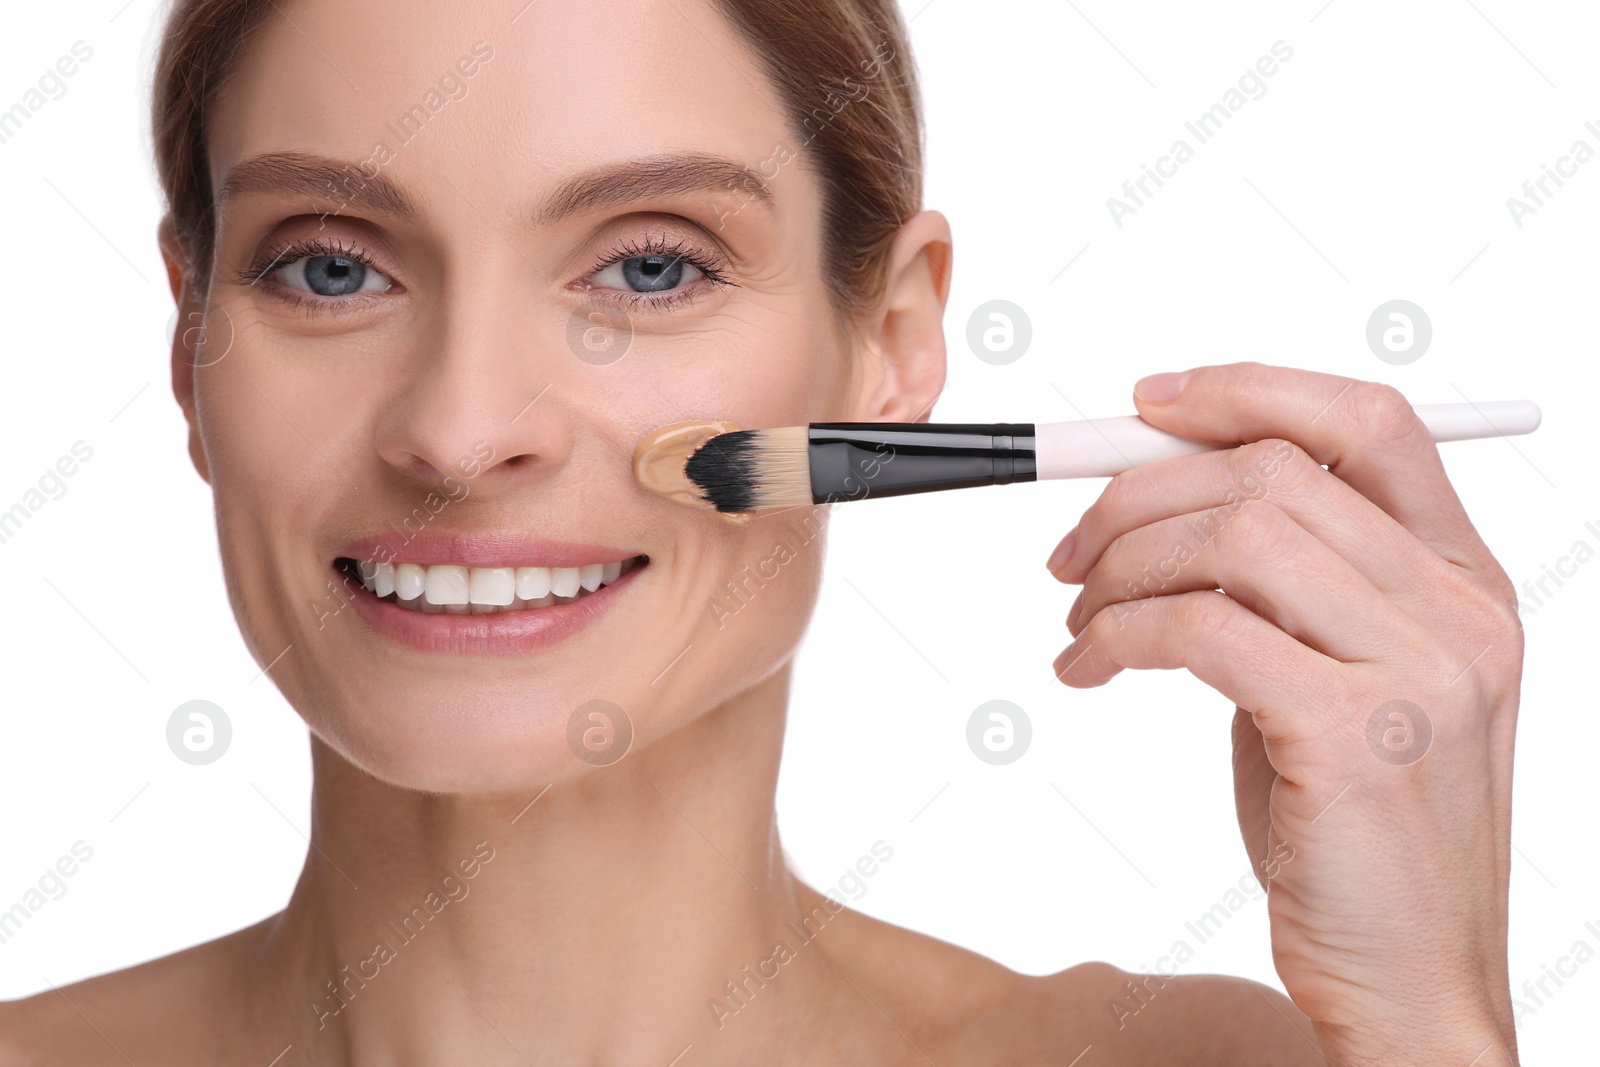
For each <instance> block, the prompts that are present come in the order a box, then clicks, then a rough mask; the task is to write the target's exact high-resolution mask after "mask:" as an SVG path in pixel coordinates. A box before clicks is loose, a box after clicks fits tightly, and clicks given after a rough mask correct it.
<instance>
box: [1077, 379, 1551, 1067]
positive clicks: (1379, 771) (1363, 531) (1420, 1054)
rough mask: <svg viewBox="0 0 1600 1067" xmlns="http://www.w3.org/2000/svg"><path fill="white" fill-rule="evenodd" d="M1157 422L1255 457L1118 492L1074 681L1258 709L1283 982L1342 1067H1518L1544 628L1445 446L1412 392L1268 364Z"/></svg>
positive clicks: (1209, 457) (1081, 609)
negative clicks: (1156, 678)
mask: <svg viewBox="0 0 1600 1067" xmlns="http://www.w3.org/2000/svg"><path fill="white" fill-rule="evenodd" d="M1168 377H1169V378H1170V377H1171V376H1168ZM1145 381H1146V382H1148V381H1149V379H1146V380H1145ZM1140 384H1141V386H1142V385H1144V384H1145V383H1143V382H1141V383H1140ZM1135 401H1136V403H1137V405H1138V409H1139V414H1140V416H1141V417H1143V418H1144V419H1145V421H1147V422H1149V423H1151V424H1153V425H1155V426H1158V427H1160V428H1161V429H1164V430H1167V431H1169V432H1172V433H1176V434H1181V435H1183V436H1185V437H1193V438H1199V439H1203V440H1210V441H1230V442H1231V441H1237V442H1245V443H1243V444H1242V445H1241V447H1238V448H1232V449H1225V450H1220V451H1214V452H1204V453H1200V454H1196V455H1189V456H1179V457H1176V458H1173V459H1168V460H1165V461H1163V462H1161V463H1157V464H1152V465H1150V466H1147V467H1143V468H1136V469H1134V470H1130V471H1127V472H1124V473H1122V474H1119V475H1117V476H1116V477H1114V478H1112V479H1111V481H1110V483H1109V484H1108V485H1107V486H1106V488H1105V490H1104V492H1102V493H1101V494H1100V497H1099V499H1097V500H1096V501H1095V502H1094V504H1093V505H1091V506H1090V508H1089V509H1088V510H1087V511H1086V512H1084V515H1083V518H1082V520H1081V521H1080V522H1079V524H1078V526H1077V527H1076V528H1075V529H1074V530H1073V532H1072V533H1069V534H1068V535H1067V536H1066V538H1064V539H1063V540H1062V543H1061V546H1060V547H1059V548H1058V549H1057V550H1056V554H1055V555H1054V556H1052V557H1051V561H1050V569H1051V571H1052V573H1054V575H1055V576H1056V578H1057V579H1059V580H1060V581H1063V582H1068V583H1079V582H1081V583H1082V584H1083V590H1082V592H1081V593H1080V594H1079V597H1078V601H1077V602H1076V603H1075V604H1074V605H1073V609H1072V612H1071V614H1070V615H1069V616H1068V629H1069V630H1070V632H1071V633H1072V635H1073V637H1074V638H1075V640H1074V641H1073V642H1072V644H1070V645H1069V646H1067V648H1066V650H1065V651H1063V652H1062V653H1061V655H1060V656H1059V657H1058V658H1057V659H1056V663H1055V667H1056V672H1057V674H1058V675H1059V677H1060V678H1061V680H1062V681H1063V682H1065V683H1066V684H1067V685H1070V686H1074V687H1079V688H1084V687H1091V686H1098V685H1104V684H1105V683H1106V682H1107V681H1109V680H1110V679H1111V678H1112V677H1114V676H1115V675H1116V674H1117V672H1119V671H1120V670H1122V669H1123V668H1124V667H1130V668H1135V669H1145V668H1153V667H1154V668H1174V667H1184V668H1187V669H1188V670H1189V671H1190V672H1191V673H1193V674H1194V675H1195V677H1197V678H1199V679H1200V680H1201V681H1203V682H1205V683H1206V684H1207V685H1209V686H1211V687H1212V688H1214V689H1216V690H1217V691H1218V692H1220V693H1221V694H1223V695H1224V696H1226V697H1227V698H1228V699H1229V700H1231V701H1233V702H1234V704H1235V705H1236V707H1235V713H1234V720H1233V738H1234V793H1235V799H1236V802H1237V807H1238V816H1239V829H1240V831H1241V833H1242V834H1243V836H1244V843H1245V847H1246V849H1247V850H1248V851H1249V853H1250V856H1251V859H1252V861H1253V862H1254V864H1255V867H1256V872H1257V877H1258V878H1259V879H1261V880H1262V883H1263V885H1264V886H1265V887H1266V888H1267V889H1268V896H1267V910H1268V914H1269V917H1270V921H1271V924H1272V952H1273V962H1274V963H1275V965H1276V967H1277V971H1278V974H1279V976H1280V977H1281V978H1282V979H1283V983H1284V988H1285V989H1286V990H1287V991H1288V993H1289V996H1290V997H1291V998H1292V999H1293V1000H1294V1002H1295V1004H1296V1005H1297V1006H1298V1007H1299V1008H1300V1009H1301V1010H1302V1011H1304V1012H1305V1013H1306V1015H1307V1016H1308V1017H1310V1019H1311V1020H1312V1021H1313V1023H1314V1025H1315V1027H1316V1030H1317V1033H1318V1035H1319V1037H1320V1039H1321V1041H1322V1045H1323V1051H1324V1053H1325V1054H1327V1055H1328V1056H1329V1057H1330V1058H1331V1059H1332V1061H1333V1062H1335V1063H1340V1064H1366V1063H1446V1062H1454V1063H1459V1064H1461V1065H1462V1067H1465V1065H1466V1064H1468V1063H1471V1064H1472V1065H1473V1067H1489V1065H1491V1064H1495V1065H1499V1064H1515V1063H1516V1062H1517V1061H1516V1038H1515V1032H1514V1029H1513V1025H1512V1011H1511V994H1510V989H1509V982H1508V979H1507V966H1506V895H1507V884H1508V880H1509V873H1510V847H1511V846H1510V840H1509V838H1508V837H1507V834H1508V833H1509V831H1510V823H1511V754H1512V741H1513V734H1514V730H1515V726H1516V716H1517V704H1518V696H1519V688H1520V684H1521V675H1522V627H1521V624H1520V622H1519V620H1518V617H1517V612H1516V607H1515V605H1516V594H1515V589H1514V587H1513V585H1512V583H1511V581H1510V580H1509V579H1508V578H1507V576H1506V574H1505V572H1504V571H1503V570H1502V569H1501V567H1500V566H1499V564H1498V563H1496V562H1495V560H1494V557H1493V556H1492V555H1491V554H1490V552H1489V550H1488V548H1487V547H1486V546H1485V545H1484V543H1483V541H1482V539H1481V538H1479V536H1478V533H1477V531H1476V530H1475V529H1474V528H1473V526H1472V523H1471V522H1470V521H1469V520H1468V518H1467V515H1466V512H1465V511H1464V510H1463V508H1462V506H1461V501H1460V499H1459V498H1457V496H1456V494H1455V491H1454V490H1453V489H1452V488H1451V486H1450V482H1449V480H1448V479H1447V478H1446V476H1445V472H1444V468H1443V466H1442V465H1441V464H1440V461H1439V453H1438V450H1437V448H1436V446H1435V444H1434V442H1433V440H1432V438H1431V436H1430V435H1429V433H1428V430H1427V428H1426V427H1425V426H1423V425H1422V423H1421V422H1420V421H1419V420H1418V418H1417V417H1416V415H1415V413H1414V412H1413V411H1412V409H1411V406H1410V404H1408V403H1407V402H1406V400H1405V398H1404V397H1403V396H1401V394H1400V393H1398V392H1397V391H1396V390H1394V389H1393V388H1390V387H1389V386H1385V385H1379V384H1375V383H1372V382H1363V381H1356V380H1352V379H1349V378H1340V377H1335V376H1333V375H1327V374H1316V373H1312V372H1309V371H1301V370H1291V369H1287V368H1282V367H1271V366H1265V365H1262V364H1259V363H1237V364H1231V365H1227V366H1214V367H1199V368H1196V369H1194V370H1193V371H1190V372H1189V374H1188V377H1187V381H1186V383H1185V384H1184V385H1183V386H1182V392H1181V394H1176V393H1175V394H1174V395H1173V396H1172V397H1168V398H1167V399H1166V401H1165V402H1162V398H1161V397H1160V396H1159V395H1157V394H1156V392H1155V391H1153V390H1152V391H1151V392H1150V395H1148V396H1147V397H1140V396H1139V395H1138V394H1137V393H1136V394H1135ZM1324 464H1326V466H1327V469H1326V470H1324V469H1323V466H1322V465H1324ZM1474 1057H1477V1058H1476V1059H1474Z"/></svg>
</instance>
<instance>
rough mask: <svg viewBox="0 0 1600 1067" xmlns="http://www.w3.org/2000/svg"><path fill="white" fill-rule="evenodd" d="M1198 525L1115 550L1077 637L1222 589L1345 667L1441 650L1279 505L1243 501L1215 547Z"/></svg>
mask: <svg viewBox="0 0 1600 1067" xmlns="http://www.w3.org/2000/svg"><path fill="white" fill-rule="evenodd" d="M1197 518H1198V516H1194V515H1180V516H1177V517H1175V518H1171V519H1162V520H1160V521H1158V522H1154V523H1151V524H1150V525H1148V526H1141V527H1139V528H1138V529H1136V530H1130V531H1129V532H1127V533H1125V534H1123V535H1122V536H1120V537H1118V538H1117V539H1116V540H1115V541H1113V542H1112V543H1111V544H1110V545H1109V546H1108V547H1107V549H1106V551H1105V552H1104V553H1103V554H1102V555H1101V557H1100V561H1099V562H1098V563H1096V564H1095V566H1094V569H1093V570H1091V571H1090V572H1089V573H1088V575H1086V576H1085V578H1084V583H1083V593H1082V597H1081V600H1080V603H1079V605H1078V607H1077V609H1076V610H1075V611H1074V613H1073V615H1072V617H1071V618H1069V619H1068V623H1067V626H1068V629H1069V630H1070V631H1071V632H1072V633H1073V634H1074V635H1076V634H1077V633H1078V631H1079V629H1080V628H1081V627H1082V623H1083V621H1084V620H1086V619H1089V618H1091V617H1093V616H1094V615H1096V614H1097V613H1099V612H1101V611H1102V610H1103V609H1106V610H1105V614H1106V615H1107V617H1109V618H1110V619H1111V620H1112V621H1113V623H1114V624H1115V625H1118V626H1121V625H1124V624H1125V622H1126V620H1127V618H1128V617H1129V616H1131V615H1135V614H1138V613H1139V612H1142V611H1144V610H1146V609H1147V608H1148V607H1149V606H1150V604H1151V603H1152V602H1153V598H1159V597H1163V596H1170V595H1172V594H1175V593H1187V592H1193V591H1197V590H1207V589H1214V588H1216V587H1218V586H1220V587H1222V588H1223V589H1224V590H1226V591H1227V593H1228V595H1229V596H1230V597H1232V598H1233V599H1234V600H1237V601H1239V602H1240V603H1241V604H1243V605H1244V606H1245V607H1247V608H1249V609H1250V610H1251V611H1252V612H1254V613H1255V614H1256V615H1259V616H1261V617H1262V618H1263V619H1266V620H1267V621H1268V622H1270V623H1272V624H1273V625H1275V626H1277V627H1278V628H1279V629H1281V630H1283V631H1284V632H1285V633H1287V634H1288V635H1289V636H1290V637H1293V638H1295V639H1296V640H1298V641H1302V642H1304V643H1305V644H1307V645H1310V646H1311V647H1312V648H1314V649H1316V650H1317V651H1318V652H1321V653H1322V654H1323V655H1325V656H1330V657H1332V658H1333V659H1336V660H1339V661H1341V662H1343V663H1358V662H1380V661H1386V660H1390V659H1393V658H1394V657H1395V656H1396V654H1397V653H1398V654H1405V653H1407V652H1409V651H1410V650H1413V649H1417V648H1422V647H1426V646H1427V645H1429V644H1431V643H1432V642H1433V638H1432V637H1431V636H1430V635H1429V633H1428V631H1427V630H1426V629H1424V628H1423V626H1422V625H1421V624H1420V623H1418V622H1417V621H1416V620H1415V619H1413V618H1412V617H1411V616H1410V615H1408V614H1406V613H1405V612H1404V611H1402V610H1401V609H1400V608H1399V606H1397V605H1396V604H1395V603H1394V602H1393V601H1391V600H1390V599H1388V598H1387V597H1385V596H1384V595H1383V594H1382V593H1381V592H1380V591H1379V590H1378V589H1376V588H1374V587H1373V584H1372V583H1371V582H1369V581H1368V580H1367V578H1366V576H1365V575H1363V574H1362V573H1361V572H1360V571H1358V570H1356V569H1355V567H1353V566H1351V564H1350V562H1349V561H1348V560H1346V559H1345V558H1344V557H1343V556H1340V555H1339V554H1338V553H1336V552H1334V551H1333V550H1332V549H1331V548H1329V547H1328V546H1327V545H1325V544H1323V543H1322V542H1321V541H1319V540H1318V539H1317V538H1315V537H1313V536H1311V534H1310V533H1309V532H1307V531H1306V529H1305V528H1304V527H1302V526H1301V525H1300V524H1299V523H1297V522H1295V521H1294V519H1293V518H1291V517H1290V516H1289V515H1288V514H1287V513H1286V512H1284V511H1282V510H1281V509H1279V508H1278V507H1277V506H1276V505H1274V504H1271V503H1268V502H1267V501H1264V500H1247V501H1243V502H1242V504H1241V506H1240V507H1239V508H1238V509H1237V510H1236V511H1235V512H1234V513H1233V515H1232V517H1230V518H1229V519H1228V521H1227V522H1226V524H1224V525H1221V526H1219V527H1217V528H1216V530H1215V533H1214V535H1213V536H1212V538H1211V539H1210V540H1209V541H1206V542H1204V543H1201V544H1199V545H1191V544H1190V540H1192V537H1191V534H1190V529H1191V527H1192V526H1193V525H1194V524H1195V522H1196V519H1197Z"/></svg>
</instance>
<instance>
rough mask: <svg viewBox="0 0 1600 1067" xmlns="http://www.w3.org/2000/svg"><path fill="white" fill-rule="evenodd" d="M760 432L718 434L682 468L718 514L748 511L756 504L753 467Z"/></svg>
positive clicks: (696, 451)
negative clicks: (757, 435)
mask: <svg viewBox="0 0 1600 1067" xmlns="http://www.w3.org/2000/svg"><path fill="white" fill-rule="evenodd" d="M758 432H759V431H757V430H734V431H733V432H731V433H723V434H718V435H717V436H715V437H713V438H711V439H710V440H709V441H707V442H706V443H705V444H703V445H701V446H700V447H699V448H698V449H696V450H695V452H694V454H693V455H691V456H690V457H689V459H688V461H687V462H686V463H684V465H683V473H684V475H685V476H686V477H687V478H688V479H689V480H690V481H691V482H693V483H694V484H695V485H696V486H697V487H699V489H700V495H701V496H703V497H704V498H705V499H706V502H707V503H709V504H711V505H712V506H713V507H715V508H716V509H717V510H718V511H749V510H750V509H751V508H753V507H755V504H756V493H755V490H756V486H755V478H754V476H753V475H752V474H751V467H752V465H753V463H754V460H755V457H756V452H757V450H756V434H757V433H758Z"/></svg>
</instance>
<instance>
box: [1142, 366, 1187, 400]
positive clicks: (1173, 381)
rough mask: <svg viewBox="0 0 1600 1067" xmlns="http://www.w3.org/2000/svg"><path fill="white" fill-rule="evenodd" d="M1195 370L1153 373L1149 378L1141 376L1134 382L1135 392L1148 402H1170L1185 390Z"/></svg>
mask: <svg viewBox="0 0 1600 1067" xmlns="http://www.w3.org/2000/svg"><path fill="white" fill-rule="evenodd" d="M1192 373H1194V372H1193V371H1184V372H1183V373H1181V374H1180V373H1177V372H1176V371H1169V372H1167V373H1165V374H1152V375H1150V376H1149V377H1147V378H1140V379H1139V380H1138V381H1136V382H1134V383H1133V392H1134V395H1135V396H1137V397H1138V398H1139V399H1140V400H1143V401H1144V402H1145V403H1147V404H1170V403H1172V402H1173V401H1174V400H1176V399H1178V394H1179V393H1181V392H1183V386H1184V384H1185V383H1186V382H1188V380H1189V375H1190V374H1192Z"/></svg>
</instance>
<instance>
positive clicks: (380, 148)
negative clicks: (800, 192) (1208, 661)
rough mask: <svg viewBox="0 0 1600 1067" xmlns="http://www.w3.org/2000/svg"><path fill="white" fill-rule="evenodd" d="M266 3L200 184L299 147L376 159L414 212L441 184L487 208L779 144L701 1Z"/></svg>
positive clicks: (764, 88)
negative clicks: (586, 177)
mask: <svg viewBox="0 0 1600 1067" xmlns="http://www.w3.org/2000/svg"><path fill="white" fill-rule="evenodd" d="M275 8H276V10H273V11H271V12H269V14H268V15H267V16H266V18H265V20H264V22H263V24H262V26H261V27H260V29H259V30H258V32H257V33H256V34H255V36H253V37H252V38H251V40H250V42H249V44H248V45H247V47H246V49H245V51H244V53H243V54H242V55H241V58H240V62H239V65H238V67H237V68H236V70H235V72H234V74H233V76H232V77H231V78H230V79H229V80H228V81H227V83H226V84H225V85H224V87H223V89H222V90H221V92H220V93H219V94H218V97H217V99H216V101H215V103H214V104H213V106H212V107H211V108H210V109H209V111H208V114H207V119H206V121H207V124H208V136H209V141H210V157H211V158H210V162H211V168H212V188H214V189H217V188H220V187H221V185H222V182H223V180H224V178H225V176H226V175H227V173H228V172H229V170H230V169H231V168H232V167H233V165H234V164H235V163H237V162H238V161H240V160H242V159H246V158H248V157H251V156H254V155H257V154H260V153H266V152H279V151H304V152H313V153H318V154H323V155H328V156H332V157H335V158H340V159H348V160H352V161H358V162H361V161H366V162H368V163H369V164H370V165H374V166H379V167H381V168H382V170H383V171H384V172H385V173H386V174H388V175H390V176H391V177H394V178H395V179H396V180H397V181H400V182H402V183H403V184H405V185H406V187H407V188H408V189H410V190H412V191H413V193H414V195H415V197H416V199H417V201H418V202H419V203H420V205H421V207H422V208H423V209H424V210H427V209H428V208H429V207H430V205H438V204H442V203H443V202H444V199H445V198H447V197H450V196H452V195H453V194H454V193H459V194H460V197H464V198H466V199H467V200H468V201H469V202H471V203H473V204H475V205H478V206H479V208H480V209H488V208H489V207H490V205H492V206H493V209H495V210H499V209H502V208H506V207H509V204H510V200H515V202H516V203H517V204H518V205H520V204H523V203H526V202H528V200H529V199H530V197H532V196H534V195H536V194H538V193H539V192H540V191H548V190H550V189H552V188H555V187H556V186H558V185H559V184H560V182H561V180H562V179H563V178H564V177H566V176H568V175H570V174H571V173H572V172H574V171H576V170H579V169H582V168H585V167H589V166H593V165H594V164H595V163H598V162H603V161H607V160H613V159H626V158H633V157H644V156H659V155H663V154H669V153H680V152H692V153H695V154H701V155H720V156H725V157H727V158H729V159H733V160H736V161H739V162H741V163H744V164H746V165H748V166H750V167H752V168H756V167H758V166H759V165H760V164H761V163H762V161H763V160H766V159H768V158H770V157H771V156H772V154H773V152H774V149H775V148H776V147H777V146H778V145H780V144H789V143H792V140H793V138H792V135H791V134H790V133H789V132H788V130H787V126H786V124H785V120H784V115H783V111H782V108H781V105H780V104H779V102H778V100H777V98H776V97H775V95H774V94H773V92H772V89H771V87H770V86H769V85H768V83H767V81H766V78H765V76H764V74H763V73H762V72H761V70H760V67H759V63H758V60H757V59H756V58H755V57H754V55H753V54H752V53H751V52H750V51H749V48H748V46H747V45H746V44H745V43H744V42H743V41H742V40H741V39H740V38H739V36H738V33H737V31H736V30H735V29H734V27H732V26H731V25H729V24H728V23H727V22H726V21H725V19H724V18H723V16H722V15H721V14H720V12H718V11H716V10H714V9H713V8H712V7H711V6H710V4H709V3H708V2H706V0H534V2H533V3H528V2H527V0H503V2H483V0H478V2H470V0H429V2H418V0H407V2H403V3H396V2H395V0H341V2H340V3H336V4H335V3H325V2H324V3H312V2H310V0H302V2H298V3H294V2H289V0H278V3H277V4H276V5H275ZM446 183H448V184H446ZM513 190H514V192H513Z"/></svg>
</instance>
